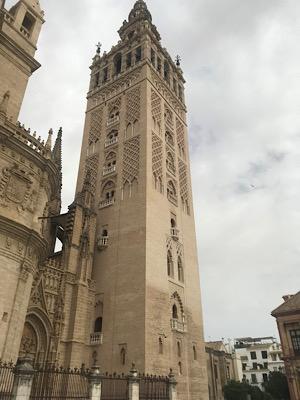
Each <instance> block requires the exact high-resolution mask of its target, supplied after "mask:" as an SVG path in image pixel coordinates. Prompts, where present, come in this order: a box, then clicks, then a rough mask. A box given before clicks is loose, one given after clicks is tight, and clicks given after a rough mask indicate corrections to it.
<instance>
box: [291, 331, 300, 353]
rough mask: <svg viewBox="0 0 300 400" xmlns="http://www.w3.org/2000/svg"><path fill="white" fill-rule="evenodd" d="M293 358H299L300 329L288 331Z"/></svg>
mask: <svg viewBox="0 0 300 400" xmlns="http://www.w3.org/2000/svg"><path fill="white" fill-rule="evenodd" d="M290 335H291V339H292V346H293V350H294V354H295V356H300V329H296V330H292V331H290Z"/></svg>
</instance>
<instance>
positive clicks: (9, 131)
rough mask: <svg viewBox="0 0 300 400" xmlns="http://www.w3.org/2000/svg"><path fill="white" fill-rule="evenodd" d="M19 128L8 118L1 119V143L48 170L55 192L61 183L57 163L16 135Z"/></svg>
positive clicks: (42, 168) (43, 169)
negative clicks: (58, 178) (58, 177)
mask: <svg viewBox="0 0 300 400" xmlns="http://www.w3.org/2000/svg"><path fill="white" fill-rule="evenodd" d="M17 129H18V127H16V126H15V125H14V124H13V123H11V122H9V121H7V120H6V121H5V123H4V124H3V123H1V121H0V145H1V144H4V145H5V146H7V147H8V148H10V149H12V150H14V151H15V152H16V153H17V154H21V155H22V156H24V157H26V158H27V159H29V160H31V161H32V162H33V163H35V165H37V166H38V167H39V168H40V169H41V170H42V171H46V172H47V174H48V177H49V183H50V185H51V187H52V189H53V193H54V192H56V190H57V188H58V185H59V184H60V183H58V182H57V176H58V174H59V171H58V169H57V167H56V165H55V163H54V162H53V161H52V160H50V159H47V158H45V156H44V155H42V154H41V153H39V152H38V151H36V149H34V148H32V147H30V146H28V145H27V144H25V143H24V142H22V141H21V140H20V139H19V138H18V136H17V135H16V131H17Z"/></svg>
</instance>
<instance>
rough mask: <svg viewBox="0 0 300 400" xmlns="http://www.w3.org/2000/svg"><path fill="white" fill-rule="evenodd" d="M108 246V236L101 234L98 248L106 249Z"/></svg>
mask: <svg viewBox="0 0 300 400" xmlns="http://www.w3.org/2000/svg"><path fill="white" fill-rule="evenodd" d="M107 246H108V236H101V237H99V239H98V249H99V250H104V249H106V248H107Z"/></svg>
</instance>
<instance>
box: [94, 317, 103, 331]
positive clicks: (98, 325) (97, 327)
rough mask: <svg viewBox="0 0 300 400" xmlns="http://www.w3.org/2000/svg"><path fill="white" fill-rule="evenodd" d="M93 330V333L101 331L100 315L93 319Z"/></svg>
mask: <svg viewBox="0 0 300 400" xmlns="http://www.w3.org/2000/svg"><path fill="white" fill-rule="evenodd" d="M94 332H95V333H99V332H102V317H98V318H97V319H96V320H95V324H94Z"/></svg>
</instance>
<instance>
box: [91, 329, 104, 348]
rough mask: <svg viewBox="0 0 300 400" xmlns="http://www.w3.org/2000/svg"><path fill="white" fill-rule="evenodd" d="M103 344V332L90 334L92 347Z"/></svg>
mask: <svg viewBox="0 0 300 400" xmlns="http://www.w3.org/2000/svg"><path fill="white" fill-rule="evenodd" d="M102 343H103V333H102V332H94V333H91V334H90V345H91V346H99V345H100V344H102Z"/></svg>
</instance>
